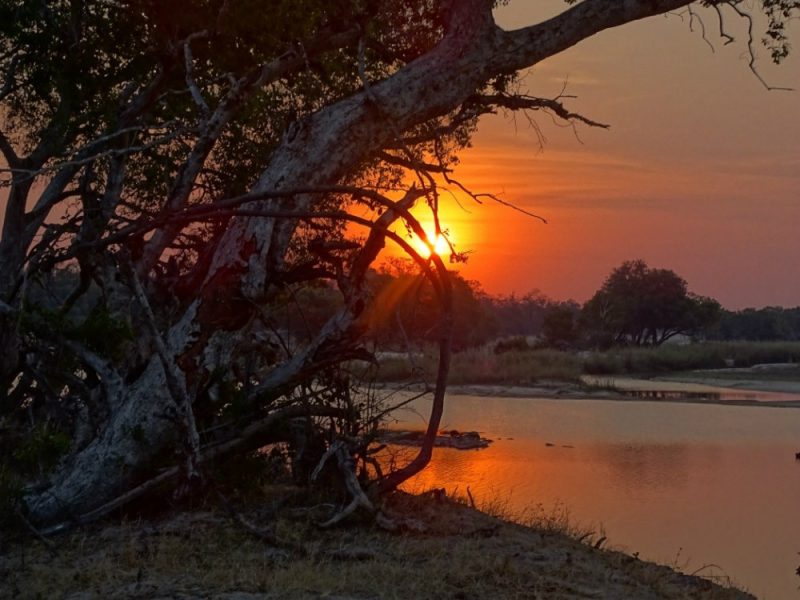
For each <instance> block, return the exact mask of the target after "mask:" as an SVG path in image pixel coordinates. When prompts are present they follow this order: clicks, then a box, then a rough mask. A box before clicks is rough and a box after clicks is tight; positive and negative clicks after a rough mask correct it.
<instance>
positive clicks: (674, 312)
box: [581, 260, 720, 347]
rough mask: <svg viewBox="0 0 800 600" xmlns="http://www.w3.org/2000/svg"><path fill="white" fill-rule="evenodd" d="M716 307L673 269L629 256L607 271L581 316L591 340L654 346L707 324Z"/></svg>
mask: <svg viewBox="0 0 800 600" xmlns="http://www.w3.org/2000/svg"><path fill="white" fill-rule="evenodd" d="M719 310H720V307H719V304H718V303H717V302H716V301H715V300H712V299H711V298H705V297H702V296H697V295H695V294H692V293H691V292H689V291H688V289H687V285H686V281H685V280H684V279H682V278H681V277H679V276H678V275H677V274H675V273H674V272H673V271H670V270H668V269H655V268H650V267H648V266H647V264H646V263H645V262H644V261H642V260H633V261H626V262H624V263H622V265H620V266H619V267H617V268H616V269H614V270H613V271H612V272H611V274H610V275H609V276H608V277H607V278H606V280H605V282H604V283H603V285H602V287H601V288H600V290H598V291H597V293H595V295H594V296H592V298H591V299H590V300H589V301H588V302H587V303H586V304H585V306H584V307H583V312H582V315H581V317H582V319H583V322H584V324H585V327H586V328H587V331H588V335H589V338H590V339H591V341H592V342H593V343H594V344H595V345H599V346H601V347H607V346H610V345H614V344H623V345H624V344H632V345H636V346H644V345H652V346H658V345H660V344H663V343H664V342H665V341H667V340H668V339H670V338H672V337H674V336H676V335H678V334H684V335H690V334H692V333H695V332H698V331H700V330H702V329H703V328H706V327H708V326H709V325H711V324H713V323H714V322H715V321H716V319H717V318H718V316H719Z"/></svg>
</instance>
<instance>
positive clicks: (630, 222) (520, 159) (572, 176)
mask: <svg viewBox="0 0 800 600" xmlns="http://www.w3.org/2000/svg"><path fill="white" fill-rule="evenodd" d="M564 6H566V5H565V4H564V3H563V2H562V1H560V0H539V1H538V2H535V3H534V2H529V1H527V0H512V2H511V3H510V4H509V6H507V7H504V8H502V9H500V10H499V11H498V13H497V16H498V21H499V22H500V23H501V24H502V25H503V26H504V27H506V28H513V27H519V26H522V25H525V24H528V23H533V22H536V21H537V20H541V18H542V17H544V16H546V15H548V14H555V12H556V11H558V10H562V9H563V7H564ZM701 14H704V15H705V17H706V27H707V29H708V31H709V34H708V37H709V40H710V41H711V42H712V43H713V45H714V48H715V51H714V52H712V51H711V49H710V48H709V46H708V44H707V43H706V42H704V41H703V39H702V36H701V35H700V33H699V31H698V28H697V26H695V31H694V32H693V31H691V30H690V28H689V23H688V21H687V20H685V19H684V20H682V19H681V18H680V17H679V16H669V17H656V18H653V19H649V20H647V21H643V22H639V23H634V24H631V25H628V26H625V27H623V28H620V29H617V30H613V31H608V32H604V33H602V34H600V35H598V36H595V37H594V38H592V39H590V40H588V41H586V42H584V43H583V44H582V45H580V46H578V47H576V48H573V49H571V50H568V51H567V52H565V53H563V54H562V55H559V56H557V57H554V58H553V59H551V60H549V61H546V62H544V63H542V64H541V65H539V66H538V67H536V68H535V69H534V70H533V71H532V72H530V73H529V74H528V75H527V76H526V78H525V84H526V86H527V87H528V89H529V91H530V93H532V94H534V95H540V96H548V97H550V96H554V95H556V94H557V93H558V92H559V91H560V90H561V88H562V86H563V84H564V81H565V80H566V81H568V87H567V93H569V94H574V95H577V96H578V98H577V99H575V100H570V101H569V104H568V106H569V107H570V108H571V109H573V110H577V111H581V112H583V113H584V114H586V115H587V116H589V117H591V118H593V119H596V120H598V121H603V122H606V123H610V124H611V125H612V128H611V129H610V130H609V131H603V130H593V129H589V128H587V127H581V128H579V131H578V133H579V135H580V138H581V140H582V142H583V143H581V141H578V140H577V139H576V137H575V136H574V134H573V132H572V130H571V129H568V128H562V127H558V126H556V125H554V123H553V122H552V120H551V119H550V118H549V117H547V116H544V115H540V116H537V117H536V121H537V123H538V124H539V126H540V128H541V129H542V131H543V133H544V135H545V136H546V138H547V142H546V144H545V147H544V149H543V150H541V149H540V147H539V141H538V138H537V136H536V134H535V132H534V131H533V130H531V129H530V127H529V126H528V125H527V123H526V121H525V120H524V119H523V118H519V117H518V118H517V119H516V124H515V123H514V122H513V121H511V120H510V119H507V118H503V117H502V116H497V117H489V118H485V119H484V120H483V121H482V122H481V124H480V126H479V131H478V133H477V135H476V136H475V138H474V147H473V148H472V149H470V150H468V151H466V152H465V153H464V154H463V155H462V164H461V166H460V167H459V169H458V170H457V172H456V175H457V177H458V178H459V179H461V180H462V181H463V182H465V183H468V184H469V185H470V186H471V187H472V188H473V189H474V190H475V191H486V192H494V193H498V194H500V195H501V196H502V197H503V198H504V199H506V200H509V201H511V202H514V203H516V204H517V205H519V206H521V207H524V208H526V209H528V210H531V211H532V212H535V213H537V214H540V215H542V216H544V217H545V218H547V220H548V221H549V224H548V225H543V224H541V223H540V222H538V221H536V220H534V219H530V218H526V217H524V216H522V215H520V214H519V213H516V212H514V211H511V210H509V209H507V208H503V207H501V206H499V205H493V204H491V205H490V204H484V205H481V206H478V205H476V204H474V203H467V204H466V207H467V208H468V209H469V211H470V212H469V213H466V212H464V211H462V210H461V209H459V208H458V207H457V205H456V203H455V202H454V201H452V200H448V199H447V198H446V197H445V198H444V202H445V208H444V209H443V221H446V223H447V224H448V225H449V226H450V228H451V229H452V231H453V237H454V240H455V241H456V243H457V244H458V249H459V250H470V251H472V252H473V255H472V257H471V259H470V261H469V263H468V264H467V265H466V266H464V267H461V271H462V273H463V275H464V276H465V277H467V278H468V279H477V280H479V281H481V282H482V284H483V286H484V288H485V289H486V290H487V291H489V292H492V293H509V292H512V291H516V292H518V293H524V292H526V291H529V290H531V289H536V288H538V289H540V290H541V291H543V292H544V293H545V294H547V295H549V296H551V297H553V298H557V299H566V298H573V299H575V300H579V301H584V300H586V299H588V297H589V296H590V295H591V294H592V293H593V292H594V291H595V290H596V289H597V288H598V287H599V286H600V284H601V283H602V281H603V279H604V278H605V276H606V275H607V274H608V272H609V271H610V270H611V269H612V268H614V267H615V266H617V265H619V264H620V263H621V262H622V261H624V260H627V259H633V258H643V259H644V260H646V261H647V262H648V263H649V264H651V266H658V267H666V268H670V269H673V270H675V271H676V272H677V273H678V274H680V275H681V276H683V277H684V278H685V279H687V281H688V282H689V287H690V289H691V290H693V291H695V292H697V293H700V294H705V295H710V296H713V297H715V298H717V299H718V300H719V301H720V302H721V303H722V304H723V305H724V306H726V307H727V308H733V309H738V308H743V307H746V306H756V307H760V306H765V305H783V306H797V305H800V268H799V267H798V264H800V118H798V117H800V92H780V91H772V92H769V91H766V90H765V89H764V87H763V86H762V85H761V84H760V83H759V81H758V80H757V79H756V77H755V76H753V75H752V73H751V72H750V71H749V70H748V67H747V63H746V61H745V59H744V57H743V55H742V54H743V51H744V49H745V47H744V45H743V44H744V37H743V34H744V31H743V30H742V28H741V26H740V25H739V24H737V23H736V22H735V21H734V20H733V18H729V23H728V26H729V29H730V30H731V32H732V33H734V34H735V35H736V37H737V43H736V44H735V45H731V46H727V47H723V45H722V43H721V41H720V40H719V39H717V38H716V37H714V34H713V32H714V31H716V23H715V21H714V20H713V18H712V16H713V15H712V14H710V13H701ZM791 33H792V34H793V37H794V39H795V40H797V39H800V26H798V25H797V24H794V26H793V29H792V30H791ZM798 46H800V44H798ZM798 52H800V47H799V48H798ZM759 54H760V55H763V57H764V59H763V60H762V62H761V72H762V74H763V75H764V77H765V78H766V79H768V81H769V82H770V83H771V84H774V85H781V86H790V87H794V88H797V89H800V57H798V56H793V57H791V58H790V59H789V60H788V61H786V63H785V64H784V65H783V66H781V67H779V68H775V67H773V66H772V65H771V64H770V63H769V61H768V57H767V55H766V51H765V50H763V49H761V48H760V47H759Z"/></svg>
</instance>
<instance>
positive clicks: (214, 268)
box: [0, 0, 800, 530]
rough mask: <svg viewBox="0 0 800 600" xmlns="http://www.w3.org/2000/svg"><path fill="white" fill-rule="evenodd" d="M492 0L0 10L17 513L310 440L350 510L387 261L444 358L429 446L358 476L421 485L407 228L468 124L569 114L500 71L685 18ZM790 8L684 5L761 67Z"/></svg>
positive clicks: (3, 2) (2, 307) (8, 465)
mask: <svg viewBox="0 0 800 600" xmlns="http://www.w3.org/2000/svg"><path fill="white" fill-rule="evenodd" d="M495 3H496V2H495V0H441V1H439V0H326V1H324V2H323V1H320V0H274V1H272V2H260V1H258V0H174V1H170V2H162V1H160V0H0V122H1V124H0V156H2V162H3V164H2V171H1V173H2V200H1V201H2V204H3V208H4V212H3V224H2V238H1V239H0V432H1V433H2V437H0V445H2V450H3V454H2V455H3V457H4V462H3V465H2V467H0V482H1V483H2V487H3V488H4V490H5V497H6V498H8V497H12V496H13V497H14V498H16V500H15V502H16V504H15V505H14V506H13V507H12V508H13V510H14V511H15V514H18V515H19V516H20V518H21V519H22V518H26V519H27V520H28V521H29V523H31V524H33V525H34V526H36V527H38V528H40V529H50V530H53V529H57V528H58V526H59V524H64V523H67V524H68V523H80V522H84V521H86V520H89V519H91V518H93V517H96V516H99V515H102V514H105V513H106V512H107V511H109V510H111V509H113V508H114V507H116V506H120V505H122V504H123V503H125V502H126V501H128V500H131V499H133V498H136V497H138V496H139V495H140V494H142V493H144V492H146V491H147V490H149V489H151V488H153V487H155V486H164V485H172V486H174V487H175V488H178V489H184V490H190V489H191V488H192V486H194V485H195V484H197V483H198V482H199V481H201V480H202V479H203V473H204V469H205V465H206V464H207V463H208V462H209V461H211V460H219V459H222V458H224V457H229V456H236V455H238V454H241V453H244V452H251V451H253V450H254V449H256V448H259V447H262V446H263V445H264V444H267V443H269V442H273V441H276V440H280V439H287V438H289V437H292V436H294V437H295V438H296V439H299V440H300V441H299V442H297V445H299V446H303V448H305V447H306V446H309V447H310V446H313V445H314V444H312V443H311V441H312V438H314V436H316V438H317V439H318V438H319V436H322V446H321V451H322V457H323V458H324V457H325V456H330V457H331V464H333V465H335V464H336V462H337V461H338V463H339V467H340V471H341V473H342V474H343V477H344V479H345V480H346V481H347V483H348V489H349V490H350V491H351V492H352V493H353V496H354V500H353V502H354V504H353V505H352V506H357V505H363V506H368V505H369V503H370V502H369V499H368V498H367V496H365V495H363V494H362V493H361V490H360V488H359V482H358V481H356V476H355V468H356V467H355V466H354V465H362V466H363V464H365V463H369V462H370V449H369V448H370V441H371V439H370V435H371V432H372V424H373V422H374V419H375V418H376V416H378V415H376V414H375V413H376V412H377V409H369V407H368V406H366V405H365V404H364V400H363V399H362V397H361V396H359V394H358V393H356V392H355V391H354V390H353V389H352V385H351V382H350V381H349V375H348V373H349V372H348V370H347V368H342V365H343V364H345V363H346V362H347V361H352V360H353V359H369V356H368V353H367V351H366V348H365V347H364V346H363V344H362V342H361V340H362V339H363V334H364V330H365V327H366V322H367V321H368V319H367V315H368V313H369V310H370V300H371V298H370V295H369V292H368V286H367V285H366V281H367V279H368V278H367V272H368V270H369V268H370V265H371V264H372V262H373V261H374V260H375V258H376V256H377V255H378V253H379V252H380V250H381V248H382V247H383V246H384V245H385V244H386V243H387V242H391V243H396V244H398V245H400V246H401V247H402V248H403V249H404V250H405V251H406V252H408V253H409V255H410V256H411V257H412V258H413V259H414V260H415V261H416V262H417V263H418V264H419V267H420V271H421V273H422V274H423V275H424V276H426V277H428V278H429V279H430V281H431V285H432V286H433V289H434V291H435V293H436V296H437V298H438V302H439V304H440V306H441V317H440V318H441V323H440V327H439V332H440V343H439V345H440V356H439V363H438V374H437V381H436V387H435V391H434V403H433V406H434V408H433V411H432V414H431V415H430V423H429V429H428V436H427V437H426V441H425V443H424V445H423V446H422V448H421V449H420V452H419V454H418V456H417V457H416V458H415V459H414V460H412V461H411V462H410V463H409V464H407V465H405V466H403V467H402V468H399V469H395V470H393V471H390V472H387V473H382V472H379V470H375V469H373V470H371V471H369V472H370V473H372V479H371V486H372V487H371V489H373V490H390V489H392V488H394V487H396V486H397V485H399V484H400V483H401V482H402V481H404V480H405V479H407V478H408V477H409V476H410V475H412V474H413V473H415V472H417V471H419V470H420V469H421V468H423V467H424V466H425V465H426V464H427V462H428V461H429V459H430V456H431V450H432V443H433V439H432V434H433V433H435V431H436V429H437V428H438V425H439V420H440V416H441V413H442V404H443V399H444V386H445V383H446V377H447V369H448V356H449V354H448V353H449V338H450V330H451V327H450V326H449V322H450V317H449V309H448V307H449V305H450V303H451V292H450V289H449V283H448V278H447V276H446V268H445V265H444V264H443V263H442V261H441V260H440V259H439V258H438V257H437V256H436V254H435V253H434V254H433V255H432V256H431V257H430V258H424V257H422V256H420V255H419V254H418V253H417V252H415V250H414V247H413V246H412V245H410V244H409V243H408V235H412V236H413V235H418V236H424V232H423V231H422V229H421V228H420V225H419V223H418V221H417V220H416V219H415V218H414V216H413V215H412V213H411V212H410V210H411V209H412V207H414V205H415V204H419V205H420V206H421V207H422V208H425V207H427V210H430V211H432V212H433V214H434V216H435V215H436V210H437V203H438V189H439V186H441V185H448V184H451V185H456V184H455V183H453V180H452V176H451V174H450V170H451V167H452V164H453V162H454V159H455V156H456V153H457V152H458V150H459V149H460V148H462V147H464V146H465V145H466V144H467V143H468V141H469V136H470V133H471V132H472V131H473V129H474V127H475V124H476V121H477V119H478V118H479V117H480V116H481V115H483V114H486V113H490V112H493V111H495V110H498V109H506V110H531V111H536V110H540V111H548V112H550V113H552V114H554V115H555V116H556V117H558V118H561V119H565V120H582V118H581V117H579V116H578V115H574V114H573V113H571V112H570V111H569V110H568V109H567V108H565V107H564V106H563V105H562V104H561V102H560V100H559V99H548V98H539V97H536V96H534V95H529V94H521V93H517V92H516V90H517V89H518V87H517V85H516V83H515V77H516V75H517V73H518V72H519V71H520V70H521V69H525V68H527V67H530V66H532V65H535V64H537V63H539V62H541V61H543V60H545V59H547V58H548V57H551V56H553V55H555V54H557V53H559V52H561V51H562V50H564V49H566V48H569V47H570V46H573V45H575V44H577V43H579V42H581V41H582V40H585V39H586V38H588V37H590V36H592V35H594V34H596V33H597V32H599V31H602V30H604V29H607V28H610V27H617V26H620V25H624V24H626V23H630V22H632V21H636V20H639V19H643V18H646V17H650V16H653V15H658V14H662V13H666V12H668V11H674V10H678V9H685V7H687V6H690V3H689V2H687V1H686V0H583V1H582V2H568V4H570V6H565V7H564V11H563V12H562V13H560V14H558V15H557V16H555V17H553V18H551V19H549V20H546V21H544V22H541V23H537V24H531V25H530V26H527V27H523V28H521V29H517V30H513V31H505V30H503V29H501V28H500V27H498V25H497V24H496V23H495V21H494V18H493V13H492V10H493V8H494V4H495ZM799 7H800V3H798V2H797V0H758V1H756V2H754V3H751V2H743V1H742V0H725V1H722V0H705V1H703V2H701V3H698V5H697V6H695V7H693V8H692V10H693V11H694V10H698V11H705V13H706V16H707V17H708V18H712V19H716V18H719V19H720V23H721V25H722V26H723V28H724V24H725V19H729V18H740V17H741V18H748V19H749V18H751V17H753V16H755V17H758V20H757V22H765V23H766V26H765V33H764V39H765V41H766V42H765V43H766V44H767V46H768V47H769V49H770V50H771V52H772V55H773V58H774V59H775V60H776V61H777V60H780V59H781V58H782V57H783V56H784V55H785V54H786V52H787V49H788V45H787V42H786V38H785V30H784V27H785V24H786V23H787V21H789V20H790V19H791V18H793V17H795V16H796V15H797V12H798V8H799ZM748 11H749V12H748ZM750 13H752V15H751V14H750ZM752 35H753V36H755V37H756V38H758V37H760V36H759V35H758V34H757V33H756V32H754V33H753V34H752ZM756 41H758V40H756ZM749 42H750V43H751V44H752V42H753V40H752V39H751V40H749ZM744 43H745V44H747V40H745V41H744ZM751 48H752V45H751ZM584 121H586V122H588V123H589V124H592V123H591V122H590V121H589V120H588V119H585V120H584ZM353 228H361V229H360V231H361V234H360V235H359V236H355V237H354V236H353V235H352V234H351V233H349V232H352V230H353ZM398 232H399V233H398ZM437 233H438V232H437ZM319 282H324V285H327V286H328V287H329V288H335V289H337V290H338V293H339V295H340V297H341V302H339V303H338V306H337V308H336V310H335V312H334V313H333V314H332V316H330V317H329V318H328V320H327V321H326V322H325V323H324V324H322V325H321V326H317V327H316V328H307V329H306V330H304V331H303V332H302V334H300V333H297V332H287V331H286V328H285V327H284V315H285V314H286V313H287V311H289V310H294V309H296V310H300V308H298V307H295V308H294V309H292V306H293V302H294V300H293V297H294V295H295V292H296V290H297V289H298V286H304V285H305V286H309V285H311V284H319ZM319 285H321V284H319ZM365 406H366V407H365ZM370 411H371V412H370ZM366 413H369V414H366ZM303 440H305V442H304V441H303ZM318 441H319V440H318ZM317 446H318V447H319V444H317ZM298 452H299V451H298ZM319 454H320V452H318V453H317V456H318V455H319ZM298 462H299V459H298ZM372 462H373V463H374V461H372ZM361 483H362V484H363V483H364V482H363V481H362V482H361ZM15 494H16V495H15ZM6 508H7V507H6ZM4 514H9V513H8V511H6V512H5V513H4Z"/></svg>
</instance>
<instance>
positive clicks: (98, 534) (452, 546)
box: [0, 494, 752, 600]
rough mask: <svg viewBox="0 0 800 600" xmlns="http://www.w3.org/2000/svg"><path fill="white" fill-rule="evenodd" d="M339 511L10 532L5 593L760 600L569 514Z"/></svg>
mask: <svg viewBox="0 0 800 600" xmlns="http://www.w3.org/2000/svg"><path fill="white" fill-rule="evenodd" d="M334 509H335V507H331V506H329V505H322V504H321V505H316V506H313V507H302V506H299V505H294V506H292V507H288V508H286V509H285V510H283V509H282V510H281V512H279V513H277V514H275V513H271V514H270V516H269V517H266V516H265V513H264V510H263V509H258V508H250V509H248V510H246V511H244V512H242V513H240V514H241V516H243V517H244V518H245V519H246V520H247V522H248V523H250V524H251V525H254V526H255V527H262V528H263V527H267V526H270V528H271V532H272V533H273V534H274V536H273V535H271V536H269V537H268V539H265V538H259V537H258V536H256V535H254V533H253V532H252V531H249V530H247V529H245V528H244V527H242V526H240V525H237V524H235V523H234V522H233V521H232V520H231V518H230V515H228V514H227V513H222V512H213V511H203V512H189V513H181V514H172V515H170V516H169V517H161V518H159V519H154V520H137V521H135V522H132V521H127V522H107V523H105V524H102V525H96V526H93V527H89V528H84V529H81V530H77V531H75V532H73V533H71V534H68V535H64V536H61V537H58V538H54V539H53V540H52V542H53V548H52V549H48V548H47V547H46V546H45V545H44V544H43V543H42V542H40V541H37V540H34V539H27V540H25V541H24V542H21V541H19V540H17V541H11V540H8V539H6V540H4V541H3V544H2V553H0V598H30V599H33V598H69V599H72V600H79V599H80V600H89V599H93V598H119V599H144V598H148V599H151V598H177V599H182V600H189V599H199V598H218V599H225V600H256V599H271V598H328V599H334V598H336V599H340V600H341V599H345V598H352V599H356V598H358V599H368V598H369V599H373V598H375V599H378V598H381V599H382V598H436V599H442V598H454V599H455V598H461V599H467V598H475V599H488V598H532V599H536V598H541V599H548V600H549V599H562V598H563V599H567V598H569V599H572V598H603V599H620V600H622V599H626V600H627V599H642V600H646V599H651V598H652V599H657V598H658V599H667V600H669V599H678V598H681V599H689V598H691V599H709V600H710V599H719V600H722V599H745V598H752V596H750V595H748V594H746V593H743V592H741V591H738V590H735V589H732V588H729V587H725V586H724V585H720V584H725V583H726V582H724V581H722V582H712V581H709V580H707V579H701V578H698V577H693V576H689V575H684V574H681V573H678V572H676V571H674V570H672V569H671V568H669V567H666V566H660V565H655V564H653V563H649V562H645V561H641V560H639V559H638V558H636V557H634V556H628V555H626V554H622V553H620V552H615V551H611V550H606V549H603V548H602V546H603V544H604V538H597V537H596V535H589V534H582V533H581V532H577V531H572V530H570V526H569V524H568V523H565V522H563V521H558V520H553V521H540V522H539V523H537V524H535V526H533V527H528V526H523V525H520V524H515V523H510V522H507V521H503V520H500V519H498V518H495V517H492V516H490V515H488V514H485V513H481V512H478V511H476V510H473V509H471V508H469V507H468V506H465V505H464V504H462V503H458V502H454V501H452V500H449V499H447V498H443V497H441V496H437V495H436V494H426V495H423V496H409V495H406V494H397V495H395V496H394V497H393V498H392V499H390V501H388V502H387V503H386V504H385V505H384V508H383V510H382V514H383V515H384V516H385V517H386V519H385V520H384V525H391V526H394V527H396V530H395V531H388V530H386V529H384V528H381V527H378V526H377V525H376V524H375V520H374V519H372V518H366V517H364V516H362V518H361V519H356V520H355V522H353V521H350V522H349V523H348V524H346V525H343V526H341V527H338V528H336V529H331V530H322V529H320V528H319V527H318V526H317V525H316V523H318V522H319V521H320V517H321V516H322V515H321V513H324V512H325V511H330V510H334Z"/></svg>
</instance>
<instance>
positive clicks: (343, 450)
mask: <svg viewBox="0 0 800 600" xmlns="http://www.w3.org/2000/svg"><path fill="white" fill-rule="evenodd" d="M334 453H335V455H336V460H337V462H338V464H339V471H340V472H341V474H342V476H343V477H344V483H345V487H346V488H347V491H348V492H349V494H350V495H351V496H352V498H353V499H352V501H351V502H350V504H348V505H347V506H346V507H345V508H344V509H342V510H341V511H340V512H339V513H337V514H335V515H334V516H333V517H331V518H330V519H328V520H327V521H325V522H324V523H322V524H320V527H322V528H328V527H332V526H333V525H336V524H337V523H339V522H340V521H342V520H343V519H345V518H347V517H348V516H350V515H351V514H353V513H354V512H355V511H356V509H358V508H364V509H365V510H367V511H369V512H370V513H374V512H375V507H374V506H373V505H372V502H370V500H369V498H367V495H366V494H365V493H364V490H362V489H361V484H360V483H358V478H357V477H356V470H355V461H354V460H353V458H352V457H351V456H350V452H349V451H348V450H347V446H345V445H344V444H339V445H338V446H337V448H336V450H335V452H334Z"/></svg>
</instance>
